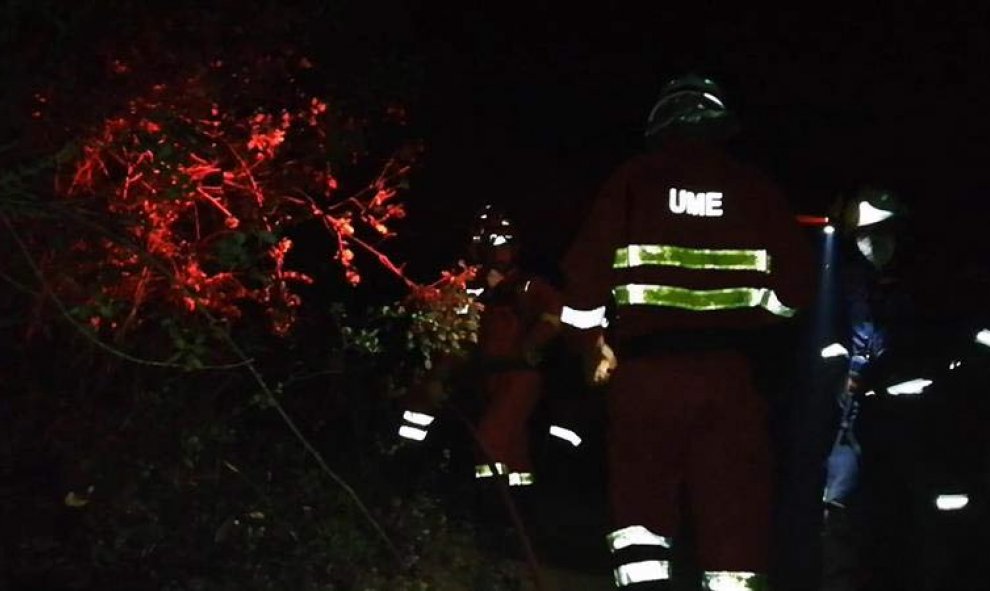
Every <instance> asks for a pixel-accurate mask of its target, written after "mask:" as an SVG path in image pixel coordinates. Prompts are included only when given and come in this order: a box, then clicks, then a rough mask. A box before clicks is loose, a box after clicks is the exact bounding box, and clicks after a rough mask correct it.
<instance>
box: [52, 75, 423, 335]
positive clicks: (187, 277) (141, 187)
mask: <svg viewBox="0 0 990 591" xmlns="http://www.w3.org/2000/svg"><path fill="white" fill-rule="evenodd" d="M307 67H312V64H308V66H307ZM114 69H115V71H118V73H127V72H129V70H128V69H127V68H126V66H124V65H122V64H120V65H115V66H114ZM223 70H224V65H223V63H222V62H220V61H219V60H217V61H215V62H213V63H212V64H211V69H210V72H211V75H214V74H215V73H216V72H221V73H222V72H223ZM228 76H229V78H228V81H229V80H236V81H237V82H238V83H246V82H247V81H248V80H249V77H247V76H241V77H238V76H237V75H236V74H233V73H231V74H229V75H228ZM210 88H211V87H210V86H209V85H208V84H206V83H205V82H204V80H202V79H200V78H189V79H185V80H184V81H182V82H181V83H178V84H155V85H153V86H152V87H151V90H150V92H148V93H147V94H146V95H144V96H140V97H137V98H135V99H134V100H132V101H131V102H130V103H129V106H128V108H127V109H126V110H125V112H123V113H122V114H120V115H118V116H115V117H112V118H108V119H107V120H106V121H105V122H104V123H103V125H102V126H100V128H99V129H98V130H96V131H95V132H94V133H92V134H91V135H90V137H88V138H87V139H86V140H85V141H84V142H83V143H82V149H81V155H80V156H79V157H78V158H77V160H76V161H75V162H74V163H73V165H72V166H71V169H70V170H69V171H68V173H67V174H68V175H69V176H68V178H69V179H70V182H69V183H67V188H65V189H64V190H62V191H61V192H60V195H61V196H62V197H64V198H73V199H77V200H87V199H88V200H91V202H92V203H93V204H95V206H97V207H101V208H105V209H106V211H107V213H109V214H111V215H112V216H113V217H114V218H115V219H116V220H119V222H120V223H121V224H122V227H123V228H124V231H125V232H126V234H127V238H128V239H129V240H130V241H133V242H135V243H137V244H138V245H140V246H141V247H142V249H143V251H144V255H139V254H136V253H135V251H134V250H133V249H132V248H128V247H124V246H121V245H120V244H119V243H113V242H110V241H107V240H93V241H89V242H86V243H85V244H83V245H82V246H81V250H80V252H79V261H80V263H79V265H78V266H77V268H76V269H74V272H75V273H77V274H78V278H77V279H74V280H73V281H74V282H75V283H76V284H77V285H85V284H91V283H92V281H94V280H95V281H97V284H98V285H100V290H99V293H98V294H95V295H94V296H93V298H94V300H95V299H96V298H105V297H110V298H112V300H113V301H115V302H117V303H118V304H120V305H121V306H120V307H121V308H122V309H124V312H122V313H128V314H129V316H130V317H131V318H134V317H135V316H137V317H139V318H140V314H137V312H140V311H141V310H142V309H143V308H144V307H145V306H148V305H151V304H153V303H165V304H170V305H173V306H174V307H175V308H177V309H180V310H184V311H186V312H194V311H196V310H199V309H202V310H207V311H209V312H210V313H211V314H214V315H216V316H218V317H220V318H223V319H228V320H232V319H236V318H239V317H240V316H241V308H240V306H241V304H243V303H245V302H256V303H259V304H262V305H263V306H264V308H265V309H266V310H267V312H268V314H269V317H270V319H271V326H272V330H273V331H274V332H275V333H276V334H286V333H287V332H288V331H289V330H291V328H292V326H293V323H294V322H295V311H296V309H297V308H298V307H299V305H300V303H301V302H300V298H299V296H298V295H297V294H296V293H295V291H294V285H295V284H300V283H301V284H309V283H312V281H313V280H312V278H311V277H309V276H307V275H305V274H303V273H300V272H298V271H295V270H292V269H289V268H287V263H286V257H287V255H288V253H289V252H290V251H291V249H292V242H291V241H290V240H289V239H287V238H284V237H281V238H278V237H279V236H280V234H281V233H283V232H284V231H285V230H286V229H288V228H289V227H291V226H293V225H295V224H298V223H300V222H304V221H306V220H310V219H317V220H320V221H322V223H323V225H324V227H325V228H326V229H327V233H328V237H329V238H330V240H331V241H332V244H333V245H334V246H335V248H334V250H335V251H336V254H335V255H334V257H335V260H336V261H337V262H338V264H339V265H340V267H341V269H342V272H343V276H344V278H345V279H346V281H347V282H348V283H350V284H351V285H357V284H359V283H360V282H361V274H360V273H359V271H358V269H357V268H356V266H355V260H356V251H357V250H359V249H360V250H363V251H365V252H367V253H370V254H371V255H372V256H373V258H374V259H375V260H376V261H377V262H378V263H379V264H381V265H382V266H383V267H384V268H385V269H387V270H388V271H390V272H391V273H393V274H394V275H395V276H396V277H398V278H399V279H400V280H401V281H403V282H404V283H405V284H406V285H407V286H409V287H410V288H411V289H417V288H419V287H420V286H418V284H416V283H415V282H413V281H412V280H410V279H409V278H408V277H406V276H405V274H404V272H403V270H402V268H401V266H399V265H397V264H395V263H393V262H392V260H391V259H390V258H389V257H388V256H387V255H386V254H385V253H384V252H382V251H381V250H380V248H379V247H378V246H376V245H375V244H373V243H372V240H376V241H377V240H380V239H381V238H383V237H389V236H392V235H393V230H392V229H391V227H390V224H391V223H392V222H393V221H394V220H398V219H401V218H403V217H404V216H405V209H404V207H403V205H402V204H401V203H400V202H399V201H398V197H397V196H398V191H399V186H400V185H401V184H404V180H405V178H406V177H407V176H408V174H409V172H410V171H411V162H412V161H413V159H414V157H415V155H416V151H415V150H406V151H403V152H401V153H399V154H397V155H395V156H394V157H392V158H391V159H389V160H388V161H387V162H385V163H384V165H383V166H382V168H381V170H380V172H379V173H378V175H377V176H376V177H375V178H373V179H372V180H371V181H370V182H369V183H367V184H366V185H365V186H363V187H360V188H359V189H358V190H356V191H353V192H351V193H350V194H340V193H343V190H342V187H341V184H340V182H339V181H338V178H337V176H336V175H334V174H331V172H330V171H331V170H332V164H333V163H331V162H330V161H329V160H328V156H327V154H328V153H330V152H331V150H329V149H328V146H327V145H326V142H328V141H330V140H331V139H334V138H336V137H338V136H339V134H340V133H341V132H340V131H339V130H338V129H337V128H336V126H339V125H341V123H340V121H339V119H335V118H334V116H335V115H336V114H334V113H332V112H331V109H330V106H329V105H330V103H329V102H328V101H326V100H323V99H321V98H318V97H307V98H305V99H301V98H298V97H297V98H296V101H297V106H296V107H295V108H287V109H281V110H278V111H276V112H268V111H265V110H261V109H259V110H256V111H254V112H253V113H252V114H251V115H248V116H238V115H236V114H234V113H235V111H234V110H233V109H230V108H227V107H226V106H225V105H224V104H223V102H222V101H218V100H214V99H215V97H212V96H211V94H210V92H209V89H210ZM293 96H297V95H293ZM389 114H390V115H391V111H390V112H389ZM403 116H404V111H403ZM343 125H344V126H345V127H346V126H348V125H350V126H351V127H350V128H349V130H357V128H358V127H359V124H358V123H357V122H356V121H355V120H353V119H351V120H348V121H347V122H345V123H344V124H343ZM335 134H338V135H335ZM290 146H291V151H290V148H288V147H290ZM288 154H291V155H288ZM314 196H315V197H314ZM363 235H367V237H368V238H367V239H365V238H363V237H362V236H363ZM272 240H274V243H272V242H271V241H272ZM259 245H260V246H259ZM94 255H95V256H94ZM94 261H98V262H94ZM94 322H95V324H94V328H96V327H98V326H100V325H101V322H100V319H99V318H96V320H95V321H94ZM130 324H131V323H130V321H128V322H125V323H121V324H119V325H120V326H123V327H127V326H129V325H130ZM102 325H103V326H107V325H109V323H106V322H104V323H102Z"/></svg>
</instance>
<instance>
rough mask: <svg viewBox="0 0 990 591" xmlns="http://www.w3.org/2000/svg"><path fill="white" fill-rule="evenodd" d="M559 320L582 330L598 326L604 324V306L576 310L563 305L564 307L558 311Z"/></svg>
mask: <svg viewBox="0 0 990 591" xmlns="http://www.w3.org/2000/svg"><path fill="white" fill-rule="evenodd" d="M560 321H561V322H563V323H564V324H567V325H570V326H573V327H574V328H580V329H582V330H586V329H589V328H598V327H600V326H604V324H603V323H604V322H605V306H601V307H599V308H595V309H594V310H577V309H574V308H569V307H567V306H564V309H563V310H561V311H560Z"/></svg>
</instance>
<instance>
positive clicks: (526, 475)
mask: <svg viewBox="0 0 990 591" xmlns="http://www.w3.org/2000/svg"><path fill="white" fill-rule="evenodd" d="M533 481H534V479H533V474H532V473H531V472H510V473H509V486H529V485H531V484H533Z"/></svg>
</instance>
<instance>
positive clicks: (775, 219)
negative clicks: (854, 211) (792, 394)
mask: <svg viewBox="0 0 990 591" xmlns="http://www.w3.org/2000/svg"><path fill="white" fill-rule="evenodd" d="M735 127H736V126H735V123H734V119H733V118H732V117H731V115H730V112H729V111H728V110H727V109H726V106H725V102H724V99H723V95H722V92H721V90H720V88H719V86H718V85H717V84H715V83H714V82H713V81H712V80H710V79H707V78H701V77H697V76H685V77H681V78H677V79H675V80H673V81H671V82H670V83H668V84H667V85H666V86H665V87H664V88H663V90H662V93H661V96H660V98H659V101H658V102H657V103H656V105H655V106H654V107H653V109H652V111H651V112H650V114H649V117H648V119H647V124H646V130H645V139H646V143H647V147H648V151H647V153H645V154H642V155H639V156H636V157H633V158H632V159H631V160H629V161H627V162H626V163H625V164H623V165H622V166H621V167H619V168H618V170H617V171H616V172H614V174H612V176H611V177H610V178H609V179H608V181H607V182H606V183H605V185H604V186H603V188H602V190H601V191H600V193H599V195H598V196H597V198H596V200H595V201H594V202H593V205H592V208H591V211H590V213H589V215H588V216H587V221H586V223H585V225H584V227H583V228H582V229H581V230H580V231H579V233H578V235H577V237H576V238H575V241H574V242H573V244H572V245H571V248H570V250H569V252H568V254H567V256H566V258H565V261H564V273H565V276H566V280H567V285H566V289H565V298H564V304H565V306H564V308H563V312H562V316H561V320H562V321H563V322H564V323H565V324H567V325H569V326H570V327H572V328H574V329H577V331H578V332H576V333H575V334H576V338H575V340H576V341H577V342H579V343H581V345H580V346H581V349H582V351H583V353H584V358H585V368H586V374H587V376H588V378H589V380H591V381H592V382H594V383H599V384H604V383H606V382H607V383H608V384H609V391H608V394H607V397H608V415H609V416H608V421H609V442H608V447H609V449H608V456H609V457H608V462H609V496H610V505H611V514H612V515H611V518H612V520H613V526H614V527H615V530H614V531H612V532H611V533H610V534H609V535H608V536H607V541H608V543H609V546H610V549H611V551H612V553H613V562H614V565H615V570H614V577H615V583H616V585H617V586H618V587H622V588H626V587H629V588H657V589H666V588H669V585H671V584H672V582H671V580H670V578H671V562H670V557H671V549H672V548H673V547H674V545H675V544H677V543H678V540H679V537H678V536H679V534H680V533H681V532H682V531H683V524H682V522H683V521H684V519H685V517H686V516H687V513H686V512H685V511H684V510H683V509H682V508H681V506H680V503H679V501H680V500H681V498H682V495H685V496H686V498H687V500H688V503H689V505H690V507H691V513H690V515H691V517H692V526H693V531H694V537H695V539H696V541H695V544H694V549H693V550H694V551H693V554H694V555H695V560H696V562H697V564H698V566H699V567H700V568H701V570H702V571H703V573H702V578H703V584H704V586H705V588H706V589H713V590H714V589H719V590H724V589H751V588H758V586H759V585H761V584H762V582H761V581H762V580H763V577H764V575H765V571H766V568H767V561H768V556H767V554H768V537H769V520H770V486H771V483H770V470H771V468H770V455H769V447H768V438H769V435H768V433H767V431H766V429H765V418H766V417H765V415H766V410H765V402H764V400H763V399H762V398H761V396H760V394H759V392H757V391H756V389H755V386H754V381H753V376H752V371H753V370H752V367H751V363H750V361H749V360H748V358H747V355H746V354H744V353H743V350H744V348H745V347H746V346H747V344H748V342H749V341H750V340H751V339H756V344H757V345H758V344H759V339H758V338H757V337H758V335H760V334H761V333H762V331H761V329H762V328H764V327H768V326H773V325H777V323H780V322H782V321H786V320H788V319H789V318H791V317H793V316H794V315H795V314H796V313H797V311H798V309H799V308H800V307H802V306H804V305H806V304H807V303H808V302H809V300H810V298H811V295H812V293H813V291H814V288H813V285H812V275H811V274H812V267H811V257H810V249H809V245H808V244H806V239H805V238H804V236H803V235H802V234H801V231H800V229H799V228H798V226H797V224H796V222H795V220H794V217H793V215H792V214H791V213H790V211H789V208H788V206H787V204H786V203H785V201H784V199H783V196H782V195H781V193H780V192H779V191H778V189H777V188H776V187H775V186H774V185H773V184H772V183H771V182H770V181H769V180H767V179H766V178H765V177H764V176H762V175H761V174H759V173H758V172H756V171H754V170H752V169H751V168H748V167H746V166H744V165H742V164H739V163H737V162H735V161H734V160H732V159H730V158H729V157H728V156H727V155H726V153H725V151H724V149H723V147H722V142H723V141H724V140H726V139H728V137H729V136H730V135H731V134H732V133H733V132H734V130H735ZM610 296H611V298H613V300H614V304H615V306H616V308H615V309H616V314H615V318H614V319H613V321H612V322H610V326H609V331H610V332H609V340H610V343H606V341H605V339H604V330H603V326H602V325H603V324H605V323H604V316H605V309H606V305H607V302H608V300H609V297H610ZM612 345H615V348H614V351H613V347H612Z"/></svg>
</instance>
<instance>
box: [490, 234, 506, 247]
mask: <svg viewBox="0 0 990 591" xmlns="http://www.w3.org/2000/svg"><path fill="white" fill-rule="evenodd" d="M508 243H509V239H508V238H506V237H505V236H503V235H501V234H497V235H496V234H493V235H492V246H502V245H503V244H508Z"/></svg>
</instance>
